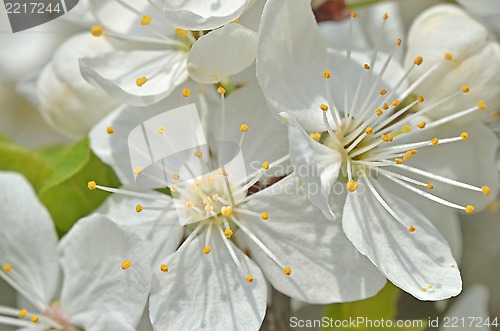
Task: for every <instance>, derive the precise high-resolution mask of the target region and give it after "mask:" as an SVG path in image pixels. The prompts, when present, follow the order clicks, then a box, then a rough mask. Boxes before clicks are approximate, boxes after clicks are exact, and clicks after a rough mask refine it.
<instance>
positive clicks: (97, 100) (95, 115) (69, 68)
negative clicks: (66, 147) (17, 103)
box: [36, 33, 118, 139]
mask: <svg viewBox="0 0 500 331" xmlns="http://www.w3.org/2000/svg"><path fill="white" fill-rule="evenodd" d="M112 49H113V48H112V46H111V44H110V43H109V42H108V41H107V40H106V39H105V38H94V37H92V36H91V35H90V34H88V33H85V34H80V35H76V36H74V37H72V38H71V39H69V40H67V41H66V42H65V43H64V44H62V45H61V46H60V47H59V48H58V49H57V51H56V53H55V54H54V58H53V60H52V62H51V63H49V64H48V65H47V66H46V67H45V68H44V69H43V70H42V72H41V74H40V76H39V78H38V81H37V83H36V98H37V104H38V106H39V110H40V113H41V114H42V116H43V117H44V118H45V120H46V121H47V122H48V123H49V124H50V125H51V126H52V127H53V128H54V129H55V130H57V131H58V132H60V133H62V134H64V135H65V136H68V137H71V138H77V139H78V138H80V137H82V136H83V135H85V134H87V133H88V131H89V129H90V128H91V127H92V126H93V125H94V124H95V123H97V122H98V121H99V120H100V119H102V118H103V117H104V116H105V115H106V114H108V113H109V112H111V111H112V110H113V109H115V108H116V107H117V106H118V102H117V101H116V100H113V99H112V98H111V97H110V96H108V95H107V94H106V93H104V92H103V91H101V90H100V89H97V88H95V87H94V86H92V85H90V84H89V83H87V82H86V81H85V79H83V77H82V76H81V73H80V67H79V63H78V59H79V58H81V57H84V56H95V55H98V54H102V53H104V52H107V51H110V50H112Z"/></svg>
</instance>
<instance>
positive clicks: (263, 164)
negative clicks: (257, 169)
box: [262, 161, 269, 170]
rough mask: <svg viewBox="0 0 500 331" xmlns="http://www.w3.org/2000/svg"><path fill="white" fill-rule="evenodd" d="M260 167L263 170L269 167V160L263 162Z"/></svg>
mask: <svg viewBox="0 0 500 331" xmlns="http://www.w3.org/2000/svg"><path fill="white" fill-rule="evenodd" d="M262 169H265V170H267V169H269V162H267V161H265V162H263V163H262Z"/></svg>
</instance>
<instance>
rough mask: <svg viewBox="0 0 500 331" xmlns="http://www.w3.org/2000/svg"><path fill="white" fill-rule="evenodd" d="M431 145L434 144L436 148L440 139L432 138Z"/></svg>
mask: <svg viewBox="0 0 500 331" xmlns="http://www.w3.org/2000/svg"><path fill="white" fill-rule="evenodd" d="M431 143H432V144H433V145H434V146H436V145H437V144H439V139H438V138H432V140H431Z"/></svg>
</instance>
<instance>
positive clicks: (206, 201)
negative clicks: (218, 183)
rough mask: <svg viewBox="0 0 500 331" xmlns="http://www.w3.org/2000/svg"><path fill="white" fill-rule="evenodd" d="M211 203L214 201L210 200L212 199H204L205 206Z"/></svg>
mask: <svg viewBox="0 0 500 331" xmlns="http://www.w3.org/2000/svg"><path fill="white" fill-rule="evenodd" d="M210 201H212V199H210V197H204V198H203V203H204V204H208V203H210Z"/></svg>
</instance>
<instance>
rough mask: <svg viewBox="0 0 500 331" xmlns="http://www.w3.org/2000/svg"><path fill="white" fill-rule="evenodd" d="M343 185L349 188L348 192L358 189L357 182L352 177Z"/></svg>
mask: <svg viewBox="0 0 500 331" xmlns="http://www.w3.org/2000/svg"><path fill="white" fill-rule="evenodd" d="M345 187H346V188H347V189H348V190H349V192H354V191H356V190H357V189H358V183H357V182H356V181H354V180H352V179H349V181H348V182H347V184H346V186H345Z"/></svg>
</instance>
